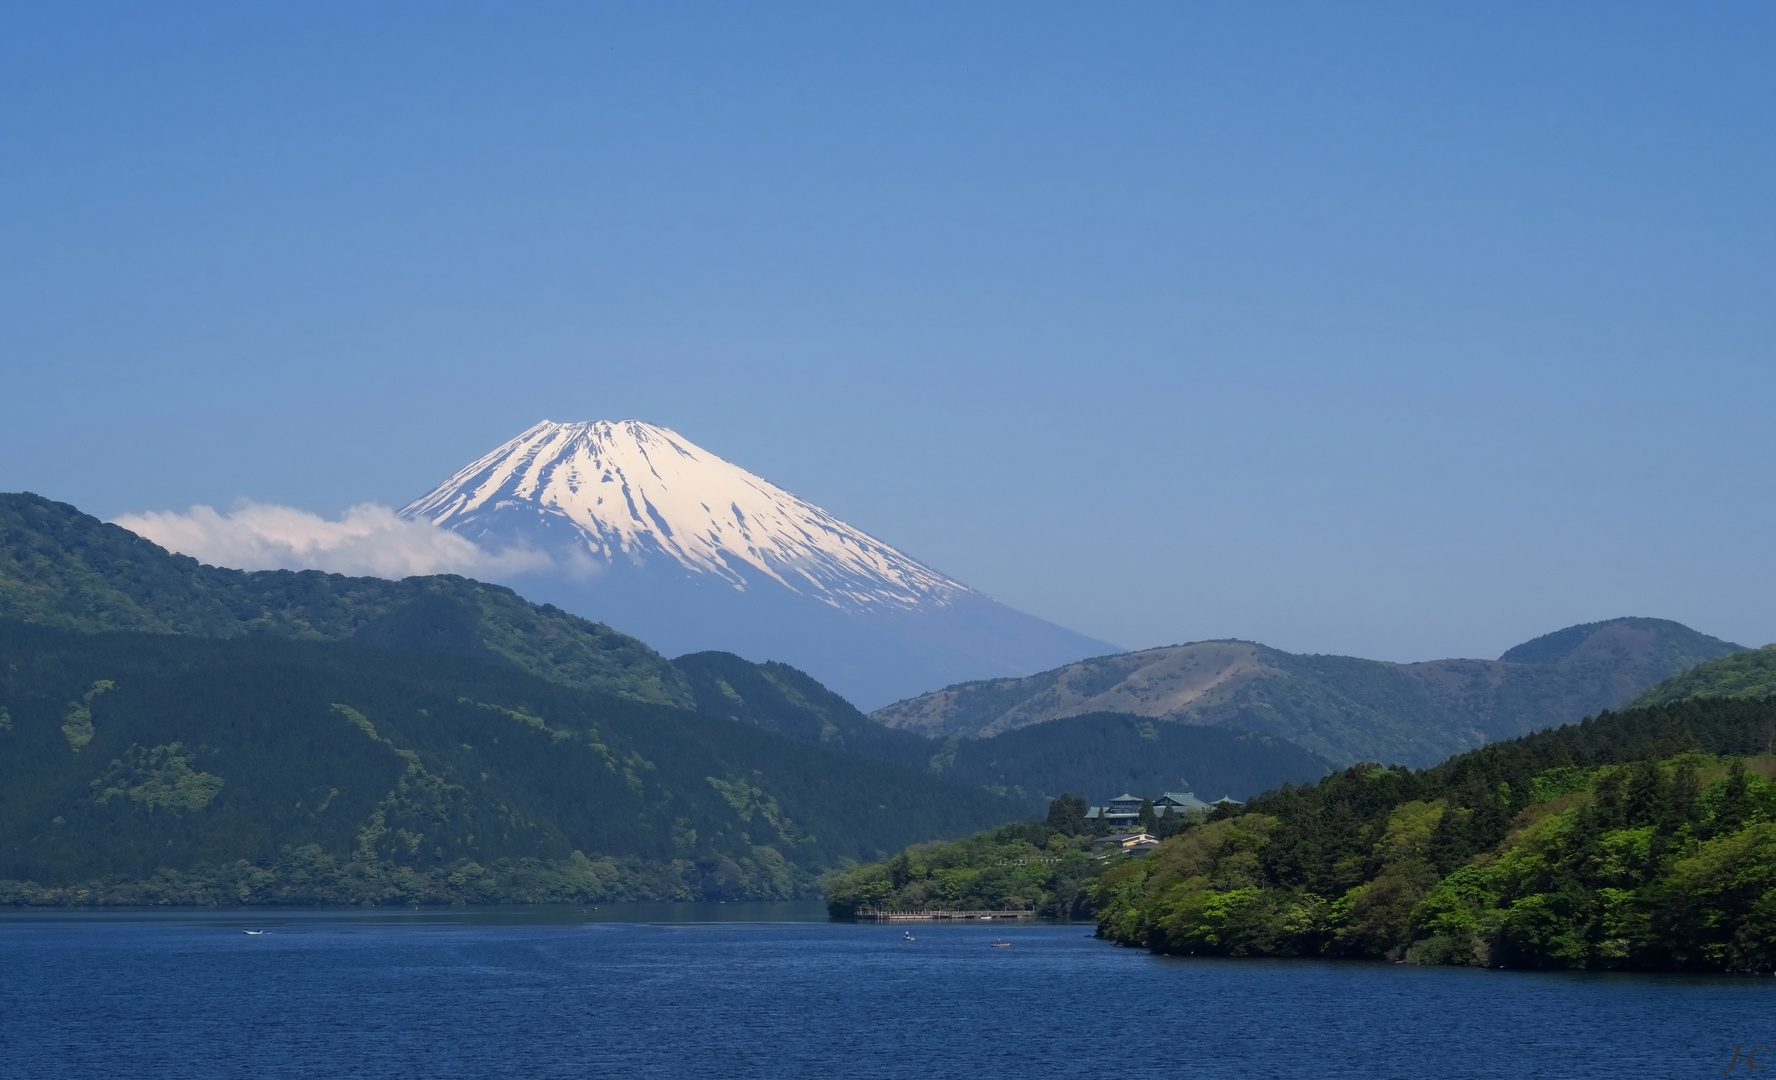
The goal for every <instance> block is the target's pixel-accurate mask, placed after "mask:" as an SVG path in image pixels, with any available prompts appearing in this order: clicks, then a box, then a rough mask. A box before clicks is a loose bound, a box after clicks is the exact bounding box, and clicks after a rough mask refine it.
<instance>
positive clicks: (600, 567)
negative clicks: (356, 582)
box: [401, 420, 1122, 709]
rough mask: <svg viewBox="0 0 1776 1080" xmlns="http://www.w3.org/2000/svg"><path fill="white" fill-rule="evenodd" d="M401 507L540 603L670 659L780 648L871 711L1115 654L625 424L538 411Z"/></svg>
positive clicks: (750, 654)
mask: <svg viewBox="0 0 1776 1080" xmlns="http://www.w3.org/2000/svg"><path fill="white" fill-rule="evenodd" d="M401 513H402V515H403V516H405V517H407V518H410V519H413V520H418V521H428V522H430V523H432V524H433V525H436V526H439V527H441V528H445V529H450V530H452V531H454V532H456V533H458V534H460V535H462V536H463V537H465V538H467V539H469V540H472V541H474V542H475V543H476V544H477V545H479V546H481V547H482V548H484V549H489V550H493V551H502V550H510V549H525V548H528V549H532V550H535V551H539V552H542V553H545V554H547V555H548V556H550V561H551V563H552V567H553V568H552V569H551V570H548V571H534V572H529V573H525V574H521V575H517V576H512V577H508V578H507V580H506V581H505V583H506V584H509V585H512V586H513V587H515V588H517V589H519V590H520V591H521V592H523V593H524V594H525V595H526V596H528V597H530V598H531V599H533V600H537V601H547V602H550V603H553V604H556V605H557V606H559V607H562V608H565V609H567V610H568V611H571V612H574V613H575V614H578V615H582V616H585V617H587V618H590V619H595V620H598V621H600V622H604V623H607V624H609V625H611V626H613V627H616V628H617V629H619V630H622V631H624V632H626V633H630V634H634V635H635V636H637V637H639V638H641V639H642V640H643V641H646V642H648V643H649V644H651V645H653V646H654V647H655V648H658V649H660V650H661V651H663V652H666V653H667V654H668V655H674V654H677V653H687V652H697V651H703V650H716V649H719V650H724V651H727V652H733V653H738V654H740V655H741V656H744V657H747V658H748V659H751V660H758V661H762V660H780V661H784V662H786V663H789V664H793V665H795V666H796V667H799V668H802V669H804V670H806V671H808V672H809V673H811V674H813V675H814V676H815V677H816V678H818V679H820V680H821V681H822V682H824V683H826V684H827V685H828V686H829V687H831V688H832V689H833V690H836V691H838V692H839V693H841V694H843V695H844V696H846V697H847V698H850V699H851V700H852V701H853V702H855V703H856V704H858V705H859V706H861V707H863V708H865V709H870V708H875V707H877V706H880V705H885V704H888V703H889V702H892V701H896V700H899V699H902V698H906V697H910V696H912V695H914V694H918V693H921V692H923V691H927V690H933V689H936V688H938V687H942V686H948V685H950V684H953V683H957V682H962V681H964V680H969V679H982V678H991V677H1003V676H1021V675H1029V674H1032V673H1035V672H1038V671H1043V670H1046V669H1049V668H1053V667H1056V666H1058V665H1061V664H1065V663H1068V662H1071V661H1074V660H1078V659H1081V658H1083V657H1087V656H1098V655H1103V654H1105V653H1111V652H1120V651H1122V650H1121V649H1119V648H1117V647H1116V646H1114V645H1111V644H1109V643H1108V642H1104V641H1098V640H1096V639H1094V638H1090V637H1086V636H1085V635H1083V634H1077V633H1074V632H1073V631H1071V630H1067V629H1065V628H1063V627H1060V626H1056V625H1054V624H1053V623H1050V622H1046V621H1044V620H1042V619H1039V618H1036V617H1035V616H1033V615H1026V614H1024V613H1023V612H1020V611H1016V610H1013V609H1012V608H1009V607H1006V606H1005V605H1004V604H1001V603H999V602H997V601H995V600H993V599H992V598H991V597H988V596H987V595H985V594H984V593H981V592H979V591H977V590H975V589H971V588H969V587H968V586H967V585H964V584H962V583H961V582H959V581H956V580H955V579H953V578H951V577H948V576H946V575H944V574H942V573H940V572H938V571H936V570H933V569H932V568H931V567H929V566H926V565H924V564H923V563H920V562H919V561H917V560H916V559H913V558H911V557H910V556H908V555H905V554H903V553H901V552H899V551H896V550H895V549H894V548H892V547H890V546H889V545H887V544H885V543H883V542H882V541H880V540H877V539H876V538H874V537H872V536H869V535H868V534H866V533H864V532H862V531H860V530H858V529H855V528H852V527H851V526H849V525H847V524H845V523H844V522H843V521H840V520H839V519H838V518H836V517H834V516H833V515H831V514H829V513H827V512H826V511H825V510H822V509H821V508H820V507H818V506H815V505H813V504H812V503H809V502H806V501H804V500H802V499H798V498H796V497H795V496H794V495H791V494H790V493H789V492H787V491H784V490H783V489H782V488H779V487H777V486H776V485H774V484H772V483H770V482H769V481H767V480H764V479H761V478H760V477H758V476H755V475H753V474H752V473H749V472H747V471H746V470H745V469H742V468H741V467H739V466H738V465H734V464H732V463H731V462H728V461H724V460H722V459H721V458H719V457H717V456H716V455H714V454H712V453H710V452H709V451H707V450H704V449H703V448H701V447H699V446H697V445H696V444H694V443H692V442H691V441H690V440H688V439H686V438H685V437H684V436H682V435H679V434H677V433H676V432H673V431H670V430H668V429H666V428H663V427H658V426H655V425H653V424H647V423H643V422H641V421H639V420H622V421H607V420H595V421H590V422H585V423H571V424H557V423H552V422H549V421H544V422H542V423H540V424H537V425H536V426H535V427H532V428H531V429H530V430H528V431H526V432H524V433H523V434H522V435H519V436H518V437H517V438H515V439H513V440H511V441H510V442H507V443H506V444H505V445H503V446H500V447H499V448H497V449H495V450H494V451H492V452H491V453H489V454H487V455H486V456H484V457H482V458H481V459H480V460H478V461H476V462H474V463H473V464H471V465H469V466H468V467H466V468H464V469H463V470H461V471H460V472H458V473H457V474H456V475H455V476H452V477H451V478H450V479H448V480H446V481H444V483H442V484H440V485H438V487H437V488H435V489H434V490H432V491H431V492H429V493H428V494H426V495H424V496H422V497H421V498H419V499H416V500H414V501H413V502H412V503H410V504H409V505H408V506H406V507H405V508H404V509H403V510H402V511H401Z"/></svg>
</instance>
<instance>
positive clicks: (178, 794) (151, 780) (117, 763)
mask: <svg viewBox="0 0 1776 1080" xmlns="http://www.w3.org/2000/svg"><path fill="white" fill-rule="evenodd" d="M184 751H185V747H184V746H183V745H182V744H180V743H169V744H167V745H166V746H156V747H154V748H152V749H143V748H142V746H141V745H139V744H137V745H132V746H131V747H130V748H129V749H128V750H126V751H124V754H123V757H121V758H116V759H113V760H112V762H111V767H110V768H109V769H106V770H105V772H104V773H103V774H102V775H100V777H99V778H98V779H97V780H94V781H93V782H92V788H93V790H94V791H95V792H97V793H98V794H97V796H96V797H97V799H98V802H99V805H101V806H103V805H104V804H105V803H108V802H110V801H111V800H112V799H115V798H117V797H119V796H124V797H127V798H129V799H132V800H134V801H135V802H137V803H140V804H141V805H142V806H145V807H147V808H148V809H149V810H151V811H152V810H162V809H164V810H175V811H186V812H193V811H197V810H202V809H203V808H204V807H206V806H208V805H210V803H211V801H212V800H214V799H215V798H216V795H217V793H219V792H220V791H221V790H222V784H223V780H222V778H221V777H220V776H214V775H211V774H210V773H206V772H198V771H197V770H195V769H193V768H192V767H191V763H192V758H191V755H189V754H187V753H185V752H184Z"/></svg>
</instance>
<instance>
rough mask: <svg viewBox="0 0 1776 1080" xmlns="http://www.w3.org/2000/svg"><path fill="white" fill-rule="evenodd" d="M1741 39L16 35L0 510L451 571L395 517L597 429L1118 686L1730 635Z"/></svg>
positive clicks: (238, 24) (1757, 194)
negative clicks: (1022, 624)
mask: <svg viewBox="0 0 1776 1080" xmlns="http://www.w3.org/2000/svg"><path fill="white" fill-rule="evenodd" d="M1770 19H1771V16H1770V14H1769V13H1768V12H1767V11H1764V10H1762V9H1760V8H1757V7H1756V6H1739V7H1735V8H1733V9H1732V10H1731V11H1728V10H1727V9H1707V10H1698V11H1688V12H1686V13H1685V16H1684V17H1683V18H1682V19H1673V18H1667V17H1666V16H1664V15H1662V14H1659V13H1656V12H1654V11H1653V10H1652V9H1641V8H1633V7H1613V8H1610V9H1608V10H1602V11H1599V10H1593V9H1590V8H1585V9H1579V8H1571V9H1565V8H1546V7H1534V6H1528V7H1514V8H1511V9H1510V10H1509V11H1508V12H1505V11H1502V10H1495V9H1482V8H1438V9H1435V10H1423V11H1419V12H1416V13H1415V14H1413V15H1412V16H1411V17H1402V16H1401V15H1400V14H1399V13H1398V12H1396V11H1394V10H1393V9H1379V8H1378V9H1373V10H1360V11H1353V10H1338V11H1333V10H1331V9H1317V8H1313V7H1311V6H1310V7H1294V8H1290V9H1289V10H1288V11H1287V12H1286V13H1284V14H1280V15H1279V14H1267V13H1263V12H1260V11H1258V10H1255V9H1247V8H1243V7H1240V6H1238V5H1232V6H1223V7H1219V8H1214V7H1202V6H1189V5H1185V6H1179V5H1163V4H1146V3H1136V4H1131V5H1118V6H1116V7H1115V8H1113V9H1108V10H1093V11H1090V12H1087V11H1086V10H1085V9H1073V8H1066V7H1045V8H1035V9H1018V10H1016V11H1015V12H1012V11H1011V10H1010V9H1002V8H994V7H991V6H987V7H978V8H976V7H971V8H968V9H945V10H943V11H942V13H941V15H940V14H937V13H936V12H935V9H933V10H930V11H925V12H924V13H923V14H919V13H912V12H908V11H905V10H902V9H899V8H893V7H870V6H867V5H866V6H862V7H853V6H846V7H842V8H834V9H830V10H824V11H820V12H817V13H810V12H808V11H805V10H799V9H798V10H795V11H793V12H792V11H791V10H789V9H772V10H771V11H769V12H765V13H756V12H742V11H739V10H733V11H718V10H709V11H702V12H700V14H699V15H698V16H697V17H696V18H694V19H681V18H678V17H676V16H675V15H673V14H671V13H669V12H666V11H664V10H658V9H653V8H648V7H645V6H643V7H623V6H615V7H612V6H590V7H573V6H569V7H542V8H526V9H522V10H510V9H507V10H500V11H498V12H497V13H496V12H495V11H494V10H493V9H472V8H452V9H449V10H438V11H427V12H425V13H424V15H423V17H422V16H421V15H419V14H417V13H414V12H408V13H406V14H403V13H402V11H401V10H397V9H387V10H385V11H383V12H382V14H380V15H377V16H374V17H372V16H368V15H364V16H362V17H360V15H359V13H356V12H355V11H348V10H347V9H345V8H325V7H322V8H313V9H304V10H302V11H301V12H294V11H290V12H278V11H274V10H270V9H263V8H257V7H242V8H237V9H231V10H230V11H229V12H227V13H226V14H225V15H217V14H216V13H215V12H210V11H208V10H207V9H206V10H204V11H202V12H200V11H199V10H198V9H184V10H181V9H178V8H177V6H175V8H174V9H155V10H152V11H151V10H147V9H141V10H138V9H132V8H129V7H127V6H119V7H114V8H107V10H106V13H105V15H104V16H103V17H102V18H100V19H98V20H97V23H95V22H94V20H93V19H91V18H88V17H87V16H85V15H80V14H77V13H76V12H74V11H72V10H71V9H65V8H62V7H59V6H56V5H36V6H27V7H24V8H21V9H20V10H19V11H18V12H17V13H16V15H15V18H14V19H13V20H12V21H11V22H9V23H8V27H9V32H8V33H7V34H4V35H0V94H3V95H4V97H5V99H6V100H8V101H11V102H18V103H21V104H20V107H19V108H17V109H15V110H13V112H12V116H11V121H10V126H9V128H8V135H7V145H8V147H9V149H10V150H11V153H10V154H9V155H8V160H9V161H10V162H11V163H13V166H14V167H13V168H12V169H11V170H10V171H9V174H8V179H7V181H6V182H5V187H4V190H5V199H4V200H0V205H3V206H4V209H3V210H0V218H3V219H4V220H3V223H0V236H4V243H0V280H4V281H5V282H6V283H7V285H8V287H7V288H5V289H0V381H3V383H4V387H5V400H6V401H7V402H8V404H10V405H12V406H13V407H12V408H11V409H9V410H8V413H7V417H6V423H5V424H3V425H0V490H5V491H36V492H39V493H42V494H44V495H46V496H49V497H51V498H55V499H60V500H65V501H67V502H70V503H72V504H74V505H77V506H79V507H81V508H82V509H84V510H86V511H88V512H91V513H94V514H96V515H98V516H100V517H102V518H105V519H108V520H115V519H118V518H120V517H121V516H123V515H142V514H148V513H160V512H167V511H176V512H179V513H180V514H187V513H189V511H190V508H191V507H193V506H207V507H211V508H213V509H214V511H215V512H216V514H217V515H218V516H220V517H239V516H240V515H241V514H242V513H243V512H246V513H249V514H250V515H254V516H256V518H257V520H258V521H259V524H260V526H261V527H260V529H259V531H258V532H257V533H256V534H255V535H254V536H253V537H249V538H247V540H248V542H247V544H246V547H245V548H244V550H243V551H242V552H241V553H240V554H238V555H236V556H235V561H237V562H238V561H242V560H244V559H246V558H249V557H260V558H265V557H284V558H293V557H296V556H298V555H300V554H301V553H302V552H305V551H306V552H308V553H310V554H311V556H312V553H313V552H314V551H316V550H319V549H320V548H326V549H327V550H328V551H330V552H331V553H332V555H333V556H335V557H337V556H340V555H341V554H342V553H344V552H346V551H347V549H348V548H355V551H356V555H355V557H356V558H358V559H359V560H360V561H359V562H357V563H355V564H353V566H352V568H351V569H352V572H353V573H358V574H367V573H395V572H397V571H396V569H395V568H398V567H403V566H404V567H411V568H415V570H414V572H420V571H419V568H423V572H440V571H442V570H445V569H455V570H457V571H458V572H462V573H466V574H471V575H472V576H476V577H482V578H485V577H489V576H494V575H495V573H496V572H498V573H503V572H505V571H508V570H510V569H511V567H510V566H506V567H492V568H489V566H488V565H487V564H485V563H481V562H478V561H477V560H479V558H480V556H478V555H475V554H474V553H472V552H465V551H464V550H463V549H461V548H460V547H458V548H454V549H452V547H451V545H449V544H448V543H444V544H443V545H442V546H440V543H439V541H438V538H437V537H436V536H433V535H428V534H426V533H424V532H421V531H417V530H415V529H403V524H406V525H412V524H414V523H412V522H406V523H403V522H402V521H401V520H400V519H399V518H398V517H397V516H396V511H397V510H398V509H399V508H400V507H402V506H405V505H406V504H407V503H408V502H410V501H411V500H412V499H414V498H415V497H416V496H418V495H420V494H422V493H423V492H425V491H426V490H428V489H429V488H430V487H431V486H432V485H433V484H435V483H437V482H438V481H439V480H440V479H442V478H444V477H446V476H449V475H450V474H451V473H452V472H453V471H455V470H457V469H459V468H461V467H462V466H463V465H465V464H466V463H468V462H471V461H474V460H475V459H476V458H478V457H480V456H481V455H483V454H485V453H487V451H488V450H489V449H491V448H493V447H495V446H498V445H499V444H500V443H502V442H503V441H505V440H507V439H510V438H512V437H513V436H514V435H515V434H517V433H519V432H522V431H524V430H525V429H526V428H528V427H530V426H531V425H534V424H536V423H537V422H538V421H539V420H541V419H543V418H545V417H546V418H550V419H554V420H557V421H567V420H584V419H594V418H607V419H618V418H625V417H639V418H642V419H644V420H646V421H648V422H650V423H652V424H656V425H659V426H661V427H663V428H667V429H670V430H672V431H676V432H679V433H680V434H682V435H683V436H684V437H686V438H688V439H689V440H691V441H692V442H694V443H695V444H696V445H697V446H699V447H703V448H706V449H707V450H708V451H709V452H711V453H713V454H715V455H717V456H719V457H720V458H722V459H723V460H725V461H729V462H733V463H735V464H737V465H738V466H740V467H742V468H744V469H745V470H746V471H747V472H749V473H751V474H753V475H755V476H761V477H765V478H767V479H768V480H769V481H770V482H771V483H772V484H773V485H775V486H777V487H779V488H781V489H782V490H784V491H788V492H793V493H794V494H795V496H797V497H798V498H800V499H803V500H805V501H807V502H808V503H810V504H812V505H815V506H819V507H821V508H822V509H823V510H824V511H826V512H827V513H829V514H831V515H832V516H833V517H834V518H836V519H838V520H840V521H843V522H846V523H848V524H849V525H851V526H852V527H854V528H856V529H857V530H859V531H860V532H861V533H863V534H865V535H867V536H871V537H876V538H880V539H881V540H882V541H884V542H885V543H887V544H889V545H891V546H892V548H893V549H894V550H896V551H898V552H901V553H903V554H904V555H906V556H907V557H908V558H910V559H912V560H914V561H916V562H917V563H918V564H919V565H921V566H925V567H930V568H933V569H934V570H935V571H936V572H937V573H938V574H940V575H941V576H942V577H943V578H945V579H948V580H954V581H960V582H964V583H966V584H967V585H968V586H970V587H971V588H973V589H978V590H980V591H981V592H982V593H985V594H986V595H988V596H991V597H993V598H994V599H995V600H997V601H999V602H1001V603H1004V604H1006V605H1008V606H1010V607H1012V608H1014V609H1016V610H1018V611H1022V612H1027V613H1029V614H1031V615H1033V616H1037V617H1040V618H1042V619H1044V620H1047V621H1049V622H1052V623H1054V624H1057V625H1059V626H1064V627H1067V628H1069V629H1071V630H1074V631H1077V632H1078V633H1080V634H1083V635H1086V636H1088V637H1091V638H1094V639H1100V640H1103V641H1109V642H1114V643H1117V644H1119V645H1123V646H1127V647H1130V648H1151V647H1158V646H1165V645H1172V644H1177V643H1180V642H1187V641H1204V640H1211V639H1222V638H1238V639H1241V640H1248V641H1262V642H1265V643H1267V644H1269V645H1271V646H1272V647H1275V648H1278V649H1282V650H1287V651H1289V652H1292V653H1302V654H1306V653H1327V654H1340V655H1354V656H1365V657H1374V658H1377V659H1386V660H1392V661H1400V662H1409V661H1422V660H1432V659H1437V658H1442V657H1451V656H1480V657H1490V656H1497V655H1499V654H1500V653H1501V652H1503V651H1504V650H1505V649H1506V648H1508V647H1509V646H1511V645H1512V644H1513V643H1515V642H1519V641H1523V640H1526V639H1528V638H1530V637H1532V636H1534V635H1536V634H1538V633H1542V632H1544V631H1545V630H1546V629H1548V628H1549V627H1558V626H1568V625H1573V624H1577V623H1583V622H1591V621H1596V620H1599V619H1605V618H1611V617H1614V616H1616V615H1620V614H1623V613H1638V614H1645V615H1657V616H1661V617H1665V618H1671V619H1675V620H1678V621H1680V622H1682V623H1684V624H1685V625H1687V626H1693V627H1697V628H1699V629H1702V630H1705V631H1707V632H1708V633H1712V634H1717V635H1720V636H1722V637H1723V638H1727V639H1731V640H1734V641H1739V642H1744V643H1746V644H1750V645H1760V644H1762V643H1764V642H1766V641H1769V640H1772V639H1776V622H1773V621H1772V619H1771V617H1770V614H1769V613H1770V611H1771V601H1772V597H1773V596H1776V564H1773V563H1772V561H1771V560H1770V559H1769V558H1768V552H1767V547H1768V543H1767V539H1766V538H1767V537H1768V536H1770V535H1771V534H1772V532H1773V531H1776V506H1772V504H1771V503H1770V501H1769V500H1767V499H1760V498H1756V497H1748V496H1747V495H1746V485H1747V477H1748V476H1751V475H1756V474H1757V472H1758V470H1759V469H1761V468H1763V467H1764V466H1765V465H1766V464H1767V463H1768V462H1769V461H1770V460H1771V459H1772V457H1773V456H1776V426H1773V425H1771V424H1769V423H1767V422H1766V417H1765V416H1764V409H1763V403H1764V402H1766V401H1769V400H1771V399H1772V398H1776V365H1772V364H1770V363H1769V362H1768V343H1769V341H1771V340H1772V339H1773V338H1776V306H1772V305H1770V304H1769V303H1768V302H1767V297H1768V296H1769V295H1771V293H1772V292H1773V291H1776V263H1773V262H1772V260H1770V259H1769V258H1768V257H1767V256H1766V254H1765V253H1766V252H1767V251H1769V250H1770V248H1771V247H1772V243H1771V241H1772V239H1773V238H1776V237H1773V233H1776V210H1773V208H1772V204H1771V203H1770V200H1768V199H1767V198H1765V197H1764V192H1763V180H1762V178H1763V177H1764V176H1766V175H1767V174H1768V169H1767V160H1768V157H1769V154H1770V127H1769V123H1768V117H1767V115H1766V109H1765V105H1764V103H1765V102H1767V101H1769V100H1770V99H1771V96H1772V93H1773V92H1776V70H1773V69H1772V66H1771V65H1770V64H1768V63H1767V55H1768V51H1769V50H1768V48H1767V44H1768V41H1769V32H1770V30H1771V23H1770ZM420 23H423V25H424V26H425V30H424V32H423V33H416V31H415V27H416V26H417V25H419V24H420ZM99 24H102V25H103V27H104V31H103V32H102V33H100V32H95V31H94V26H95V25H99ZM590 56H596V57H598V58H599V59H598V61H597V62H595V63H591V62H588V57H590ZM322 73H324V74H322ZM293 553H294V554H293Z"/></svg>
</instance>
